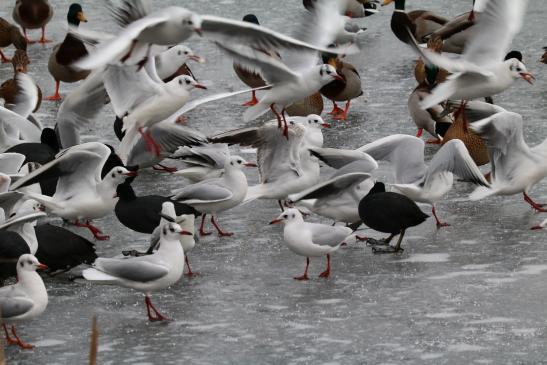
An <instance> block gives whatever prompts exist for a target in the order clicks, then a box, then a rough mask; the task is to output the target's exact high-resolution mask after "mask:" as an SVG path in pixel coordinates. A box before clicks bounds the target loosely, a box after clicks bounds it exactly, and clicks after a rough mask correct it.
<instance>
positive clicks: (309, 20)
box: [217, 1, 354, 136]
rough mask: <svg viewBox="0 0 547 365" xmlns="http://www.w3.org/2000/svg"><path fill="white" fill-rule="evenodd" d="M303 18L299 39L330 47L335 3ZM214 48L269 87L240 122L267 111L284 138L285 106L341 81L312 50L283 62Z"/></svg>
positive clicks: (242, 49)
mask: <svg viewBox="0 0 547 365" xmlns="http://www.w3.org/2000/svg"><path fill="white" fill-rule="evenodd" d="M306 15H307V17H306V18H305V20H304V21H303V22H302V29H301V38H303V39H306V40H308V41H309V43H311V44H315V45H318V46H320V47H322V48H323V47H326V46H328V45H329V44H331V43H332V42H333V41H334V40H335V38H336V30H337V26H336V25H335V24H338V22H339V21H340V18H341V16H340V15H339V13H338V11H337V4H336V2H333V1H331V2H329V1H321V2H318V3H316V4H315V6H314V10H313V11H312V12H311V13H310V14H306ZM217 46H219V47H220V48H221V49H222V50H223V51H225V52H226V53H227V54H228V55H229V56H231V57H233V58H234V60H235V62H237V63H238V64H239V65H241V66H242V67H243V68H246V69H248V70H250V71H253V72H257V73H259V74H260V75H261V76H262V77H263V78H264V79H265V80H266V81H267V82H268V83H269V84H270V85H271V89H269V90H268V91H266V93H265V94H264V95H263V96H262V97H261V98H260V100H259V102H258V103H257V104H256V105H253V106H251V107H250V108H248V109H247V110H246V111H245V113H244V114H243V119H244V121H245V122H248V121H250V120H253V119H255V118H257V117H259V116H261V115H262V114H265V113H266V112H268V111H269V110H271V111H272V112H273V113H274V114H275V116H276V117H277V121H278V126H279V127H281V126H283V127H284V129H283V133H284V135H285V136H287V127H288V125H287V120H286V118H285V108H286V107H288V106H290V105H291V104H292V103H293V102H295V101H298V100H302V99H304V98H306V97H308V96H310V95H312V94H315V93H316V92H318V91H319V89H321V87H323V86H325V85H326V84H328V83H330V82H332V81H333V80H342V81H343V78H342V77H341V76H340V75H338V74H337V73H336V69H335V68H334V67H333V66H332V65H328V64H326V65H318V64H317V63H318V54H317V52H316V51H308V52H298V53H297V54H296V53H293V54H289V55H288V57H286V58H285V59H284V60H285V61H286V62H285V61H281V60H279V59H277V58H276V57H272V56H270V55H268V54H266V53H264V52H263V51H261V50H258V49H256V48H253V47H249V46H246V45H239V44H234V45H232V44H220V43H217ZM353 51H354V49H350V48H348V52H353Z"/></svg>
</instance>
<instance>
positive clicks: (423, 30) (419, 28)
mask: <svg viewBox="0 0 547 365" xmlns="http://www.w3.org/2000/svg"><path fill="white" fill-rule="evenodd" d="M392 2H395V10H393V15H392V16H391V30H392V31H393V34H395V36H396V37H397V38H399V40H400V41H401V42H403V43H407V44H408V43H410V42H411V40H410V36H409V35H408V32H407V30H406V29H407V28H408V29H410V31H411V32H412V34H413V35H414V38H416V39H417V40H418V42H423V41H424V39H423V38H424V37H425V36H426V35H428V34H430V33H432V32H434V31H435V30H437V29H438V28H440V27H441V26H442V25H444V24H446V23H447V22H448V19H446V18H444V17H442V16H439V15H436V14H434V13H432V12H430V11H426V10H413V11H410V12H408V13H407V12H405V0H384V2H383V4H382V5H383V6H385V5H389V4H391V3H392Z"/></svg>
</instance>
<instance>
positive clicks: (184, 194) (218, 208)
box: [172, 156, 256, 236]
mask: <svg viewBox="0 0 547 365" xmlns="http://www.w3.org/2000/svg"><path fill="white" fill-rule="evenodd" d="M243 167H256V165H255V164H254V163H250V162H247V161H245V160H244V159H243V158H241V157H240V156H227V161H226V163H225V164H224V174H223V175H222V176H221V177H220V178H216V179H209V180H204V181H201V182H199V183H196V184H192V185H188V186H185V187H184V188H181V189H176V190H173V198H172V199H173V200H176V201H179V202H181V203H184V204H187V205H189V206H191V207H193V208H194V209H195V210H197V211H198V212H200V213H202V218H201V225H200V229H199V233H200V235H202V236H203V235H209V234H211V233H209V232H205V230H204V224H205V217H206V216H207V214H210V215H211V223H213V226H214V227H215V228H216V230H217V232H218V234H219V235H220V236H231V235H233V233H229V232H224V231H223V230H222V229H221V228H220V226H219V225H218V223H217V222H216V219H215V215H216V214H218V213H220V212H223V211H225V210H228V209H232V208H234V207H236V206H238V205H239V204H241V202H243V199H245V196H246V195H247V177H246V176H245V174H244V173H243V171H241V169H242V168H243Z"/></svg>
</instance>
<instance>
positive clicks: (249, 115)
mask: <svg viewBox="0 0 547 365" xmlns="http://www.w3.org/2000/svg"><path fill="white" fill-rule="evenodd" d="M268 110H270V107H269V106H268V105H266V104H262V103H258V104H256V105H254V106H251V107H249V108H247V110H245V112H244V113H243V121H244V122H245V123H246V122H249V121H251V120H254V119H256V118H258V117H260V116H261V115H263V114H266V113H267V112H268Z"/></svg>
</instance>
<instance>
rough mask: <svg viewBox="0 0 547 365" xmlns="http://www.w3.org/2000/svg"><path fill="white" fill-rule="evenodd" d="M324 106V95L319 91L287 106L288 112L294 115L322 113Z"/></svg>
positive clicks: (303, 115)
mask: <svg viewBox="0 0 547 365" xmlns="http://www.w3.org/2000/svg"><path fill="white" fill-rule="evenodd" d="M323 106H324V105H323V96H321V93H318V92H317V93H315V94H312V95H310V96H308V97H306V98H304V99H302V100H300V101H297V102H295V103H292V104H291V105H290V106H289V107H287V109H286V112H287V114H289V115H290V116H293V117H294V116H299V117H305V116H307V115H310V114H317V115H321V113H322V112H323Z"/></svg>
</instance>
